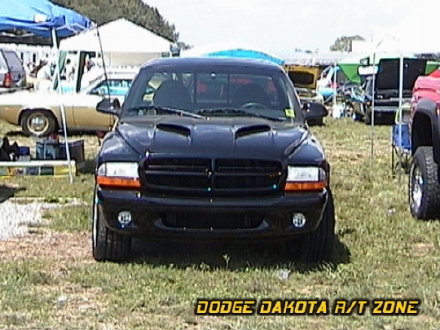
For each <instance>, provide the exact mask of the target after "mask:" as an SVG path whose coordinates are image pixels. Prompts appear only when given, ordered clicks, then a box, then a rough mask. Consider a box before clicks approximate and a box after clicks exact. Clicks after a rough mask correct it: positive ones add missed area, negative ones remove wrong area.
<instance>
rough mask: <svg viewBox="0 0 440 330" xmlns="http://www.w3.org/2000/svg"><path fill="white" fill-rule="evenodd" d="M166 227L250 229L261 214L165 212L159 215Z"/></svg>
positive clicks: (261, 219)
mask: <svg viewBox="0 0 440 330" xmlns="http://www.w3.org/2000/svg"><path fill="white" fill-rule="evenodd" d="M161 218H162V222H163V223H164V224H165V225H166V226H167V227H172V228H188V229H211V228H212V229H240V228H241V229H251V228H257V227H258V226H259V225H260V224H261V223H262V221H263V218H264V215H262V214H222V213H191V212H190V213H187V212H178V213H166V214H163V215H162V216H161Z"/></svg>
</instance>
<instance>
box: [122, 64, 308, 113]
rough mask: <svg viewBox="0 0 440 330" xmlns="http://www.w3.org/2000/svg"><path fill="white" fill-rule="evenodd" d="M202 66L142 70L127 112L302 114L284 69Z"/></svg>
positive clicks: (124, 110)
mask: <svg viewBox="0 0 440 330" xmlns="http://www.w3.org/2000/svg"><path fill="white" fill-rule="evenodd" d="M203 69H204V70H202V69H201V70H200V71H198V70H195V69H194V68H192V70H177V69H175V70H172V69H168V68H167V69H166V70H157V71H154V70H153V69H151V68H150V69H143V70H141V72H140V74H139V75H138V77H137V79H136V81H135V82H134V83H133V85H132V87H131V90H130V92H129V95H128V97H127V99H126V101H125V104H124V109H123V112H122V117H124V116H125V117H127V116H130V117H132V116H151V115H159V114H160V115H176V114H178V115H190V114H195V115H197V118H199V117H201V118H208V117H214V116H216V117H218V116H224V117H231V116H233V117H236V116H250V117H261V118H266V119H271V120H287V119H288V120H295V119H298V118H301V116H300V104H299V102H298V99H297V96H296V94H295V91H294V88H293V86H292V84H291V82H290V81H289V79H288V77H287V76H286V75H285V74H283V72H281V71H277V70H264V71H262V70H260V71H256V70H254V71H252V70H250V68H249V67H243V68H241V67H238V68H237V67H234V68H232V69H225V68H224V67H222V68H221V69H218V70H216V69H215V68H210V69H209V70H207V69H206V68H203ZM171 110H179V111H171Z"/></svg>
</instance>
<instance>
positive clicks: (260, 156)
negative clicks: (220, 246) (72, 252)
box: [92, 58, 335, 262]
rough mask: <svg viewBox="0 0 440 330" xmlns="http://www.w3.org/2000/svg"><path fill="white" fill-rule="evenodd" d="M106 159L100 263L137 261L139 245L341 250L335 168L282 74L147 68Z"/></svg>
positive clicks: (97, 227) (109, 103)
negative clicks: (260, 242) (227, 242)
mask: <svg viewBox="0 0 440 330" xmlns="http://www.w3.org/2000/svg"><path fill="white" fill-rule="evenodd" d="M97 109H98V111H101V112H106V113H113V114H117V115H118V116H119V120H118V123H117V125H116V127H115V129H114V130H113V131H112V132H110V133H108V134H107V136H106V137H105V139H104V141H103V143H102V147H101V150H100V152H99V154H98V156H97V167H96V187H95V194H94V201H93V205H94V206H93V235H92V238H93V256H94V257H95V259H96V260H114V261H120V260H124V259H125V258H127V257H128V253H129V251H130V248H131V236H134V235H149V236H150V237H163V236H165V237H168V238H170V237H173V238H177V237H188V236H190V235H192V237H204V238H215V237H229V238H236V239H237V238H240V239H241V238H242V237H253V238H281V239H285V240H286V242H287V243H288V245H289V246H291V247H296V250H295V252H300V255H301V256H302V260H304V261H306V262H320V261H322V260H323V259H327V258H328V257H329V255H330V252H331V249H332V246H333V240H334V225H335V224H334V222H335V219H334V209H333V199H332V194H331V191H330V186H329V178H330V172H329V171H330V166H329V164H328V162H327V160H326V158H325V155H324V151H323V149H322V147H321V145H320V143H319V142H318V140H317V138H316V137H315V136H314V135H313V134H312V133H311V132H310V130H309V128H308V126H307V125H306V124H305V120H306V119H318V118H319V117H322V116H323V115H325V114H326V113H327V112H326V109H325V108H324V107H323V105H321V104H318V103H316V104H314V103H307V104H306V105H305V106H304V107H303V108H301V107H300V103H299V100H298V97H297V94H296V93H295V90H294V87H293V85H292V83H291V81H290V79H289V77H288V76H287V75H286V73H285V72H284V71H283V69H282V68H281V67H279V66H277V65H274V64H270V63H268V62H263V61H255V60H244V59H240V60H238V59H225V58H223V59H219V58H193V59H191V58H180V59H178V58H171V59H160V60H155V61H150V62H148V63H147V64H145V65H144V66H143V67H142V68H141V69H140V72H139V74H138V76H137V77H136V78H135V80H134V81H133V84H132V86H131V88H130V91H129V93H128V95H127V98H126V100H125V103H124V105H123V107H122V109H121V108H120V106H119V102H118V101H117V100H109V99H106V100H103V101H102V102H101V103H99V104H98V106H97Z"/></svg>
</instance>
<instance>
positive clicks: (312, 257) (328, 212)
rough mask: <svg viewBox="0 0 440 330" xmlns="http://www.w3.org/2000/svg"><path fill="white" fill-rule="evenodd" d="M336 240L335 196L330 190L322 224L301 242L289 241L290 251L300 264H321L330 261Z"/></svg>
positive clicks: (300, 240)
mask: <svg viewBox="0 0 440 330" xmlns="http://www.w3.org/2000/svg"><path fill="white" fill-rule="evenodd" d="M334 240H335V209H334V204H333V195H332V193H331V191H330V190H328V199H327V204H326V206H325V209H324V212H323V214H322V217H321V222H320V223H319V225H318V227H317V228H316V229H315V230H314V231H313V232H310V233H307V234H305V235H304V236H302V237H301V238H300V239H299V240H298V239H294V238H292V241H288V242H287V244H288V246H289V249H291V250H292V252H293V255H294V256H295V258H297V259H299V261H300V262H303V263H308V264H319V263H321V262H323V261H328V260H330V257H331V253H332V251H333V245H334Z"/></svg>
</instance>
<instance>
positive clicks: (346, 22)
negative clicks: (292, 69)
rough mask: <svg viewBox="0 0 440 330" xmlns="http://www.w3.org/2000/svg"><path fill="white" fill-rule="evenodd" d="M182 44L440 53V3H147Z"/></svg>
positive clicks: (247, 0)
mask: <svg viewBox="0 0 440 330" xmlns="http://www.w3.org/2000/svg"><path fill="white" fill-rule="evenodd" d="M144 2H146V3H147V4H148V5H150V6H152V7H156V8H157V9H158V11H159V13H160V14H161V15H162V16H163V17H164V19H166V20H167V21H168V22H169V23H170V24H174V26H175V28H176V32H178V33H179V40H180V41H183V42H185V43H186V44H189V45H191V46H194V47H202V46H207V45H231V46H234V47H235V46H240V45H243V46H242V47H253V48H256V49H259V50H262V51H266V52H270V53H273V54H279V55H280V54H285V53H286V52H291V51H293V50H294V49H303V50H311V51H316V50H319V51H320V52H326V51H329V48H330V45H332V44H333V43H334V41H335V40H336V38H338V37H340V36H352V35H360V36H362V37H363V38H365V39H366V40H368V41H371V43H372V44H374V45H377V44H380V45H382V47H385V46H384V40H393V42H394V44H395V45H401V46H402V47H405V48H406V49H407V48H419V49H423V51H424V50H426V49H427V48H430V47H432V44H433V41H435V44H436V45H435V47H434V48H436V50H438V51H440V27H439V25H438V21H439V19H440V1H439V0H362V1H361V0H144Z"/></svg>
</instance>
